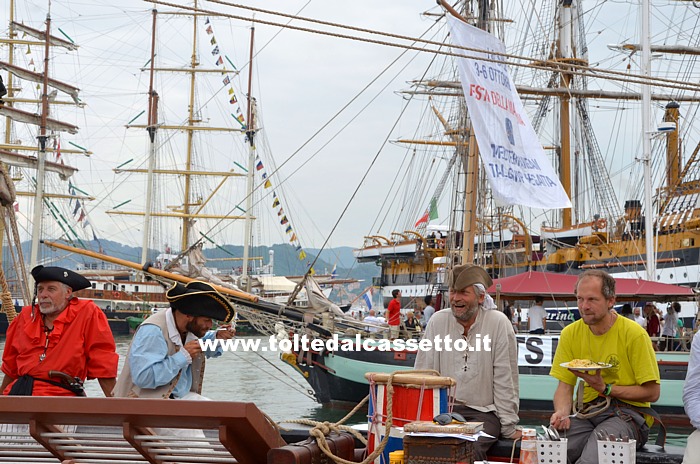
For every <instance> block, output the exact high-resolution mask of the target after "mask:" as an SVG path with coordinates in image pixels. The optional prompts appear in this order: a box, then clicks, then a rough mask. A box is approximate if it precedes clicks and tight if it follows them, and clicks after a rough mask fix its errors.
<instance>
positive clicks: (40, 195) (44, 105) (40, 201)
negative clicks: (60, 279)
mask: <svg viewBox="0 0 700 464" xmlns="http://www.w3.org/2000/svg"><path fill="white" fill-rule="evenodd" d="M50 34H51V12H49V13H47V14H46V38H45V44H44V82H43V90H42V93H41V125H40V126H39V136H38V137H37V139H38V140H39V152H38V153H37V169H36V194H35V195H34V214H33V220H32V246H31V250H30V254H29V268H30V269H34V267H35V266H36V265H37V263H38V260H39V241H40V240H41V224H42V216H43V214H42V213H43V211H44V208H43V206H44V176H45V174H46V172H45V170H46V140H47V138H48V136H47V135H46V119H47V118H48V113H49V59H50V56H49V43H50V40H51V36H50Z"/></svg>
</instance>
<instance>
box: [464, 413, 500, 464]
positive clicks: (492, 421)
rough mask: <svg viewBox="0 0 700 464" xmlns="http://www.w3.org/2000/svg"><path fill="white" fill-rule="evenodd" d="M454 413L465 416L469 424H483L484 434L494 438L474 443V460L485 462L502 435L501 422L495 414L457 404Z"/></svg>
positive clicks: (485, 438) (482, 439) (481, 438)
mask: <svg viewBox="0 0 700 464" xmlns="http://www.w3.org/2000/svg"><path fill="white" fill-rule="evenodd" d="M452 412H458V413H460V414H461V415H463V416H464V418H465V419H466V420H467V421H469V422H472V421H473V422H483V423H484V432H486V433H488V434H489V435H491V436H493V437H494V438H488V437H479V439H478V440H477V441H476V442H475V443H474V458H475V460H476V461H483V460H485V459H486V452H487V451H488V450H489V449H490V448H491V446H493V444H494V443H496V442H497V441H498V437H499V436H500V435H501V421H500V420H499V419H498V416H497V415H496V413H495V412H481V411H477V410H476V409H473V408H470V407H467V406H463V405H459V404H455V406H454V408H453V409H452Z"/></svg>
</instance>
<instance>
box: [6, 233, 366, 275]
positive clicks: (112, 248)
mask: <svg viewBox="0 0 700 464" xmlns="http://www.w3.org/2000/svg"><path fill="white" fill-rule="evenodd" d="M83 245H84V247H85V248H86V249H89V250H91V251H100V246H101V247H102V251H103V252H104V254H106V255H109V256H112V257H114V258H119V259H124V260H127V261H132V262H137V263H138V262H140V261H141V248H140V247H130V246H128V245H124V244H121V243H118V242H113V241H111V240H100V241H99V244H98V242H95V241H89V242H84V243H83ZM29 249H30V242H24V243H23V244H22V251H23V253H24V256H25V260H28V259H29ZM270 250H272V251H274V260H275V261H274V273H275V275H302V274H304V273H305V272H306V269H307V267H308V265H309V264H311V262H313V260H314V259H315V258H316V254H317V253H318V250H313V249H310V250H305V252H306V254H307V256H306V258H305V259H304V260H303V261H301V260H299V256H298V252H297V251H296V250H295V249H294V247H293V246H291V245H288V244H276V245H272V246H271V247H268V246H257V247H254V248H253V249H252V250H251V252H250V256H251V257H262V258H263V264H268V263H269V260H270V255H269V252H270ZM42 251H43V253H44V255H45V256H46V255H47V254H48V256H50V257H51V258H52V263H51V265H53V266H61V267H66V268H68V269H74V268H76V266H78V265H79V264H83V263H91V262H95V261H97V260H96V259H94V258H86V257H83V256H81V255H77V254H66V253H65V252H63V251H60V250H49V249H48V248H44V250H42ZM151 251H152V253H151V256H155V255H156V254H157V253H156V252H155V251H154V250H151ZM9 256H10V255H9V254H8V250H7V247H3V257H5V259H3V268H11V267H14V266H13V265H12V263H11V261H10V259H9V258H8V257H9ZM204 256H206V257H207V258H208V259H212V261H211V262H210V263H209V264H210V265H211V267H217V268H219V269H226V268H232V267H239V266H240V265H241V262H240V261H223V260H221V261H216V260H214V259H215V258H242V257H243V247H242V246H239V245H224V246H222V247H221V248H205V249H204ZM333 265H336V266H337V267H336V271H337V273H338V277H339V278H351V279H358V280H364V281H366V285H369V284H370V283H371V280H372V278H373V277H376V276H378V275H379V268H378V267H377V266H375V265H374V264H357V263H356V262H355V258H354V257H353V256H352V248H350V247H339V248H333V249H329V250H324V251H323V252H322V253H321V257H320V258H319V260H318V261H317V262H316V264H315V265H314V269H315V270H316V273H317V274H325V273H330V272H331V270H332V269H333ZM366 285H364V286H366Z"/></svg>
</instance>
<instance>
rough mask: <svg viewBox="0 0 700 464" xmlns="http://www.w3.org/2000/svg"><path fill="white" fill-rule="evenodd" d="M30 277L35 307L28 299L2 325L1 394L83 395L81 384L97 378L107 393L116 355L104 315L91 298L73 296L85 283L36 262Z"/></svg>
mask: <svg viewBox="0 0 700 464" xmlns="http://www.w3.org/2000/svg"><path fill="white" fill-rule="evenodd" d="M32 276H33V277H34V282H35V284H36V286H35V291H34V299H35V300H38V305H36V306H35V305H34V301H32V305H31V308H30V307H25V308H24V309H23V310H22V311H21V312H20V314H19V315H18V316H17V318H16V319H15V320H14V321H12V323H11V324H10V326H9V328H8V329H7V339H6V341H5V349H4V351H3V354H2V371H3V372H4V374H5V378H4V379H3V382H2V387H0V390H1V391H2V394H4V395H34V396H76V395H78V396H84V392H83V391H82V382H84V381H85V379H86V378H87V379H95V378H96V379H98V381H99V383H100V387H102V391H104V393H105V395H106V396H111V392H112V388H113V387H114V384H115V381H116V376H117V363H118V360H119V356H118V355H117V353H116V347H115V344H114V337H113V336H112V331H111V330H110V328H109V323H108V322H107V317H106V316H105V314H104V313H103V312H102V310H101V309H100V308H99V307H98V306H97V305H96V304H95V303H93V302H92V301H91V300H82V299H79V298H77V297H75V296H74V295H73V292H76V291H78V290H82V289H84V288H88V287H90V282H89V281H88V280H87V279H86V278H85V277H83V276H81V275H80V274H78V273H76V272H73V271H70V270H68V269H64V268H61V267H44V266H37V267H35V268H34V269H32ZM52 371H55V372H59V373H63V375H60V376H56V375H53V376H50V375H49V373H50V372H51V373H53V372H52Z"/></svg>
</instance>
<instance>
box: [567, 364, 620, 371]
mask: <svg viewBox="0 0 700 464" xmlns="http://www.w3.org/2000/svg"><path fill="white" fill-rule="evenodd" d="M559 365H560V366H561V367H566V368H567V369H571V370H572V371H581V372H586V371H599V370H602V369H607V368H609V367H612V364H605V363H600V364H598V365H597V366H590V367H569V363H568V362H565V363H561V364H559Z"/></svg>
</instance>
